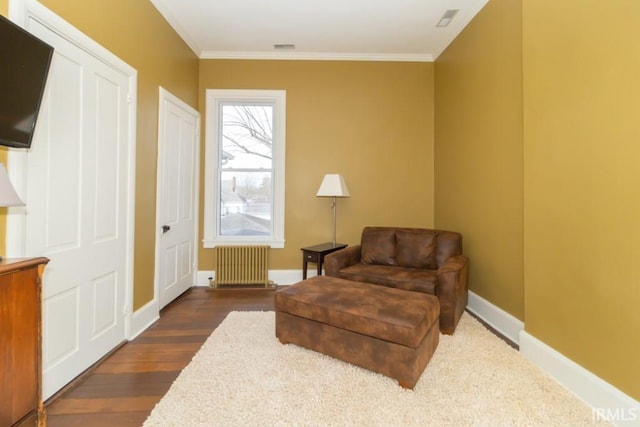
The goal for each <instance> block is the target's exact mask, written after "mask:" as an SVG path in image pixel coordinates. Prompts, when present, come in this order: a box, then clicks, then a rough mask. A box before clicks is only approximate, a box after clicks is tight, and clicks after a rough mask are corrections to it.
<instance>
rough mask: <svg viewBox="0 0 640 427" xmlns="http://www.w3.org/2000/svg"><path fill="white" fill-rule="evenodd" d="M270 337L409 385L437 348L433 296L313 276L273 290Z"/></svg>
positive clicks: (435, 305) (436, 318)
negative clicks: (273, 319)
mask: <svg viewBox="0 0 640 427" xmlns="http://www.w3.org/2000/svg"><path fill="white" fill-rule="evenodd" d="M275 309H276V336H277V337H278V339H279V340H280V342H282V343H283V344H286V343H293V344H296V345H299V346H301V347H305V348H309V349H311V350H315V351H318V352H320V353H323V354H326V355H328V356H332V357H335V358H336V359H340V360H343V361H345V362H349V363H352V364H354V365H357V366H360V367H363V368H366V369H369V370H371V371H374V372H378V373H380V374H383V375H386V376H388V377H391V378H394V379H396V380H398V383H399V384H400V385H401V386H402V387H405V388H410V389H412V388H413V387H414V386H415V384H416V382H417V381H418V379H419V378H420V376H421V375H422V372H423V371H424V368H425V367H426V366H427V363H429V360H431V356H432V355H433V353H434V352H435V350H436V347H437V346H438V339H439V332H440V331H439V327H438V324H439V322H438V316H439V314H440V306H439V303H438V298H437V297H435V296H433V295H429V294H422V293H418V292H410V291H405V290H401V289H394V288H388V287H385V286H377V285H371V284H367V283H361V282H352V281H350V280H344V279H339V278H336V277H328V276H316V277H313V278H311V279H308V280H303V281H302V282H299V283H296V284H295V285H291V286H287V287H284V288H281V289H279V290H278V291H277V292H276V293H275Z"/></svg>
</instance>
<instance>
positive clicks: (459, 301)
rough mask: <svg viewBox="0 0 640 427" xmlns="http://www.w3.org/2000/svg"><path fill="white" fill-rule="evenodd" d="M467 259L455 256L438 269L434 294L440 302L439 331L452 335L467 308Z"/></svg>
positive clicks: (462, 256)
mask: <svg viewBox="0 0 640 427" xmlns="http://www.w3.org/2000/svg"><path fill="white" fill-rule="evenodd" d="M468 268H469V259H468V258H467V257H465V256H464V255H456V256H452V257H450V258H447V260H446V261H445V262H444V264H442V266H441V267H440V268H439V269H438V288H437V289H436V294H437V296H438V299H439V300H440V330H441V331H442V332H443V333H445V334H452V333H453V331H454V330H455V329H456V325H457V324H458V320H460V316H462V313H463V312H464V310H465V308H466V307H467V299H468V293H469V292H468V284H467V276H468Z"/></svg>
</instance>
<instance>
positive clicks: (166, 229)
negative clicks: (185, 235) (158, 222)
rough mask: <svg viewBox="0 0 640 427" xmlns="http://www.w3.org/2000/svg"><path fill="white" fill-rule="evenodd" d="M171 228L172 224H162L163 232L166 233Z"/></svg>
mask: <svg viewBox="0 0 640 427" xmlns="http://www.w3.org/2000/svg"><path fill="white" fill-rule="evenodd" d="M169 230H171V226H170V225H163V226H162V234H164V233H166V232H167V231H169Z"/></svg>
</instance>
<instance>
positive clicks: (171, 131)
mask: <svg viewBox="0 0 640 427" xmlns="http://www.w3.org/2000/svg"><path fill="white" fill-rule="evenodd" d="M199 123H200V115H199V113H198V112H197V111H195V110H194V109H192V108H191V107H189V106H188V105H187V104H185V103H184V102H182V101H181V100H180V99H178V98H176V97H175V96H173V95H171V94H170V93H169V92H167V91H166V90H164V89H162V88H160V108H159V118H158V198H157V202H156V205H157V208H156V209H157V210H156V212H157V228H156V230H157V234H156V242H157V244H156V247H157V250H156V277H157V283H158V300H159V304H160V308H162V307H164V306H165V305H167V304H168V303H170V302H171V301H173V300H174V299H175V298H176V297H178V296H179V295H180V294H182V293H183V292H185V291H186V290H187V289H189V288H190V287H191V286H193V285H195V278H196V275H195V274H194V272H195V270H196V268H197V243H196V242H197V239H196V237H197V223H198V222H197V212H198V209H197V195H198V188H197V187H198V186H197V183H198V179H197V177H198V164H199V155H198V153H199V150H198V147H199V144H198V141H199V140H200V136H199Z"/></svg>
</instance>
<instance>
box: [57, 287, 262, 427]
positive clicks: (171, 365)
mask: <svg viewBox="0 0 640 427" xmlns="http://www.w3.org/2000/svg"><path fill="white" fill-rule="evenodd" d="M273 294H274V292H273V290H237V289H234V290H211V289H209V288H205V287H196V288H192V289H190V290H189V291H187V292H186V293H185V294H183V295H182V296H180V297H179V298H178V299H176V300H175V301H174V302H172V303H171V304H170V305H168V306H167V307H166V308H165V309H164V310H162V312H161V314H160V320H158V321H157V322H156V323H155V324H153V325H152V326H151V327H150V328H149V329H147V330H146V331H145V332H143V333H142V334H141V335H140V336H138V337H137V338H136V339H135V340H133V341H131V342H128V343H126V344H124V345H123V346H122V347H120V348H119V349H117V350H116V351H115V352H113V353H112V354H111V355H109V356H108V357H107V358H105V359H104V360H103V361H102V362H101V363H99V364H98V365H97V366H95V367H93V368H92V369H90V370H89V371H88V372H87V373H85V374H83V375H82V377H81V378H80V379H79V380H76V381H75V382H74V383H72V385H71V386H69V387H68V389H66V390H64V391H63V392H61V393H59V395H57V396H54V397H53V398H52V399H51V400H52V402H47V407H46V410H47V425H48V426H49V427H75V426H83V427H86V426H91V427H101V426H109V427H112V426H118V427H128V426H140V425H142V423H143V422H144V420H145V419H146V418H147V416H148V415H149V413H150V412H151V410H152V409H153V407H154V405H155V404H156V403H157V402H158V401H160V399H161V398H162V396H163V395H164V394H165V393H166V392H167V390H168V389H169V387H170V386H171V384H172V383H173V381H174V380H175V379H176V377H177V376H178V374H179V373H180V371H181V370H182V369H183V368H184V367H185V366H187V364H189V362H190V361H191V358H192V357H193V355H194V354H195V353H196V352H197V351H198V349H199V348H200V346H201V345H202V344H203V343H204V341H205V340H206V339H207V338H208V337H209V335H211V332H213V330H214V329H215V328H216V327H217V326H218V325H219V324H220V323H221V322H222V320H223V319H224V318H225V316H226V315H227V314H228V313H229V312H231V311H264V310H273Z"/></svg>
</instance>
